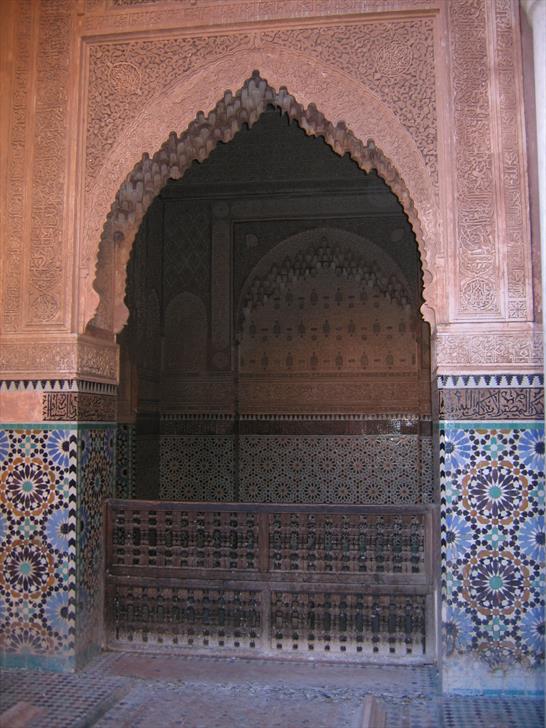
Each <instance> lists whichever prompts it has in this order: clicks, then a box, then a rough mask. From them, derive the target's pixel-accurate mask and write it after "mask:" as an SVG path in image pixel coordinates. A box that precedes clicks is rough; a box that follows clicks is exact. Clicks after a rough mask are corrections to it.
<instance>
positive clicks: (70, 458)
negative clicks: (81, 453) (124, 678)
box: [0, 425, 78, 670]
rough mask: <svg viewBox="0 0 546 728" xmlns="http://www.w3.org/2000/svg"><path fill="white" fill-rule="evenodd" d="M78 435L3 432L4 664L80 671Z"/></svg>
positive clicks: (0, 591) (0, 570)
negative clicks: (77, 667) (76, 662)
mask: <svg viewBox="0 0 546 728" xmlns="http://www.w3.org/2000/svg"><path fill="white" fill-rule="evenodd" d="M77 440H78V434H77V431H76V430H75V429H74V428H72V427H62V426H61V427H59V426H57V427H50V428H43V427H41V426H36V425H34V426H32V425H31V426H18V425H9V426H4V427H3V428H1V429H0V561H1V564H0V632H1V636H0V647H1V648H2V657H1V658H0V659H1V661H2V663H3V664H4V665H11V666H19V667H24V666H26V667H30V666H32V667H36V666H41V667H49V668H50V669H58V670H61V669H72V668H73V667H74V649H75V635H76V625H75V612H76V568H75V559H76V548H77V545H76V529H77V494H76V489H77V457H78V456H77Z"/></svg>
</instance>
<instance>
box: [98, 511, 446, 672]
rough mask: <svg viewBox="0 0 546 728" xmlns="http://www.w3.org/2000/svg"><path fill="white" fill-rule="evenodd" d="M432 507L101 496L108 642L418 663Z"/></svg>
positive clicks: (424, 650)
mask: <svg viewBox="0 0 546 728" xmlns="http://www.w3.org/2000/svg"><path fill="white" fill-rule="evenodd" d="M431 515H432V514H431V511H430V510H427V509H425V508H422V507H421V508H407V509H404V510H403V511H402V510H400V509H399V510H396V509H393V508H391V509H389V508H385V507H383V508H375V509H373V508H364V507H352V508H348V507H343V508H337V509H336V508H332V507H330V508H328V507H325V506H318V507H312V506H305V507H301V508H295V507H294V506H292V507H290V506H284V507H283V506H278V505H274V506H268V507H266V506H255V505H254V506H253V505H250V504H239V505H235V504H227V505H225V506H219V505H218V504H206V503H201V504H188V503H152V502H145V501H132V502H131V501H119V500H118V501H110V502H109V503H108V510H107V544H108V546H107V572H106V573H107V595H106V619H107V630H108V643H109V646H110V647H113V648H116V647H117V648H123V647H127V646H129V645H131V647H132V648H134V649H144V648H145V647H146V645H150V644H153V645H154V648H159V649H161V648H165V649H168V650H172V649H178V650H181V651H190V652H194V651H196V652H199V651H202V650H207V651H213V652H215V653H216V652H218V653H225V652H229V653H231V654H233V653H236V652H239V653H241V654H250V653H257V654H265V655H267V654H283V655H284V654H286V655H290V656H294V655H305V656H306V657H308V658H309V657H311V658H313V657H322V658H324V657H333V658H335V657H338V658H348V659H351V658H353V659H358V658H360V657H368V658H371V659H374V658H378V659H383V660H387V661H388V660H396V659H397V658H401V657H403V658H404V659H408V658H409V659H412V660H414V661H422V660H427V659H430V657H431V655H432V654H433V650H434V641H433V631H432V629H431V624H432V621H431V618H432V601H431V594H432V591H431V589H432V574H431V563H432V562H431V558H430V555H431V544H432V540H431V526H432V520H431Z"/></svg>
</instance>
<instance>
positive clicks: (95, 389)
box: [0, 379, 118, 395]
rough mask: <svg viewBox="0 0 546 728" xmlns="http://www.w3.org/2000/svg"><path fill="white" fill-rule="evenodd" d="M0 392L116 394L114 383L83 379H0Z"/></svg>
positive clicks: (116, 388)
mask: <svg viewBox="0 0 546 728" xmlns="http://www.w3.org/2000/svg"><path fill="white" fill-rule="evenodd" d="M0 392H88V393H91V394H109V395H117V393H118V387H117V385H115V384H106V383H104V382H92V381H88V380H85V379H0Z"/></svg>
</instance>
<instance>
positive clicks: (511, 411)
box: [439, 387, 544, 420]
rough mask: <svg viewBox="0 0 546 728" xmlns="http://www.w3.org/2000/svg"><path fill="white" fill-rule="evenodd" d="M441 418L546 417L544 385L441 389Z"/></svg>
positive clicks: (505, 418)
mask: <svg viewBox="0 0 546 728" xmlns="http://www.w3.org/2000/svg"><path fill="white" fill-rule="evenodd" d="M439 397H440V410H439V417H440V419H446V420H534V419H538V418H540V417H543V416H544V389H543V388H523V387H520V388H517V389H510V388H503V389H496V388H493V387H488V388H485V389H441V390H440V391H439Z"/></svg>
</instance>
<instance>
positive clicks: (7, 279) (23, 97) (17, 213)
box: [2, 0, 36, 331]
mask: <svg viewBox="0 0 546 728" xmlns="http://www.w3.org/2000/svg"><path fill="white" fill-rule="evenodd" d="M18 13H19V15H18V20H17V27H16V36H15V53H14V63H15V67H14V76H13V85H12V89H13V91H12V99H11V119H10V136H9V152H8V162H7V164H8V174H9V184H8V185H7V187H6V196H7V199H6V213H7V214H6V222H5V228H4V229H5V233H6V250H5V255H6V257H5V268H4V276H3V281H2V284H3V286H2V303H3V324H4V330H5V331H16V330H17V329H18V328H19V327H20V324H21V314H22V289H21V275H22V268H23V266H22V265H21V261H22V260H23V259H24V250H25V245H26V236H27V235H28V229H27V221H28V207H26V206H25V193H26V181H27V177H28V167H27V165H28V164H29V162H28V154H29V146H30V145H29V143H28V135H29V119H28V117H27V113H26V110H27V103H28V95H29V91H30V84H31V75H32V74H31V65H30V57H31V51H32V32H33V28H34V23H35V22H36V21H35V18H34V14H33V12H32V4H31V1H30V0H23V1H22V2H20V3H18Z"/></svg>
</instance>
